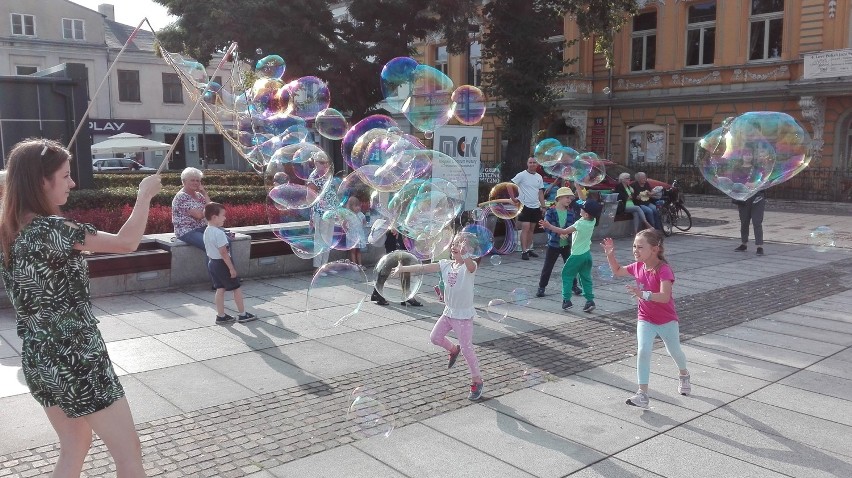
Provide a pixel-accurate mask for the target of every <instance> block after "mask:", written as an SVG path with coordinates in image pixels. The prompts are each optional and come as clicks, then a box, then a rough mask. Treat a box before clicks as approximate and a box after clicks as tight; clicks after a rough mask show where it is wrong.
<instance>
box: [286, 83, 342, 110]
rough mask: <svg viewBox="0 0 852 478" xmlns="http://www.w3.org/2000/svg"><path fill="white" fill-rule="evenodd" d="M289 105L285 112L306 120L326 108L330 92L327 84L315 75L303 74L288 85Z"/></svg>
mask: <svg viewBox="0 0 852 478" xmlns="http://www.w3.org/2000/svg"><path fill="white" fill-rule="evenodd" d="M289 89H290V106H289V108H288V109H287V113H289V114H291V115H295V116H298V117H300V118H304V119H306V120H310V119H314V118H316V116H317V114H318V113H319V112H320V111H322V110H324V109H326V108H328V105H329V103H331V92H330V91H329V90H328V85H327V84H326V83H325V82H324V81H322V80H321V79H319V78H317V77H316V76H303V77H302V78H299V79H298V80H296V81H295V82H293V83H292V84H291V86H290V88H289Z"/></svg>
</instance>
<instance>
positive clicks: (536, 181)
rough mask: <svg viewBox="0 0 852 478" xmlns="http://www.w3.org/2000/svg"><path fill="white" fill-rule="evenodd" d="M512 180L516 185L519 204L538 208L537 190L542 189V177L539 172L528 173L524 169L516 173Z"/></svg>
mask: <svg viewBox="0 0 852 478" xmlns="http://www.w3.org/2000/svg"><path fill="white" fill-rule="evenodd" d="M512 182H513V183H515V184H517V185H518V192H519V196H520V197H519V198H518V199H520V201H521V204H523V205H524V206H525V207H528V208H532V209H538V208H540V207H541V201H539V199H538V191H539V190H541V189H544V178H542V177H541V174H538V173H530V172H529V171H527V170H526V169H525V170H523V171H521V172H520V173H518V174H516V175H515V177H514V178H512Z"/></svg>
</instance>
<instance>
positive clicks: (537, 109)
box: [444, 0, 636, 178]
mask: <svg viewBox="0 0 852 478" xmlns="http://www.w3.org/2000/svg"><path fill="white" fill-rule="evenodd" d="M459 3H460V4H464V6H463V8H460V9H458V10H456V17H455V18H454V21H452V22H444V25H447V26H446V28H447V29H448V30H453V31H446V32H445V38H446V39H447V42H448V49H449V50H450V51H451V52H453V53H460V52H463V51H465V50H466V49H467V47H468V44H469V42H470V39H469V37H468V36H467V31H468V30H469V25H471V24H474V23H481V25H482V49H483V52H482V58H483V61H484V62H487V64H488V65H489V67H490V68H489V70H488V71H486V72H485V73H484V74H483V86H484V88H485V91H486V92H487V93H488V95H489V96H490V97H492V98H499V99H500V100H502V102H503V104H504V106H502V107H501V108H500V110H499V111H498V114H499V115H500V116H501V118H502V120H503V124H504V126H505V128H506V133H507V136H508V138H507V139H508V148H507V151H506V156H507V157H506V158H504V160H503V162H504V167H503V168H502V172H503V175H504V178H507V177H510V176H511V175H512V174H514V173H515V172H517V171H520V170H521V169H524V168H525V167H526V164H525V163H526V158H527V157H528V156H529V154H530V152H531V150H532V135H533V130H534V128H535V126H536V125H537V124H538V122H539V120H540V119H541V118H542V116H543V115H545V114H546V113H548V112H549V111H550V109H551V105H552V104H553V102H554V100H555V99H556V95H555V93H554V91H553V88H552V85H553V84H554V82H555V81H556V80H558V79H559V78H560V77H562V76H563V73H562V71H563V68H564V67H565V66H566V65H567V64H570V63H572V62H574V61H576V59H575V58H571V59H563V58H562V57H561V56H560V54H559V53H560V52H561V51H562V49H563V48H564V47H565V46H567V45H568V44H570V43H572V42H575V41H579V40H580V38H576V39H574V38H572V39H566V40H567V41H562V40H559V41H554V40H553V37H554V36H558V35H561V34H562V25H563V23H562V22H563V18H564V16H565V15H571V16H572V17H574V18H575V20H576V22H577V24H578V27H579V30H580V33H581V36H582V39H593V41H595V47H596V51H597V52H601V53H603V54H604V56H605V57H606V58H607V62H608V64H609V62H611V59H612V38H613V35H614V33H615V32H616V31H618V30H619V29H620V28H621V26H622V25H623V24H624V22H625V21H626V20H627V18H629V17H628V15H627V14H632V13H635V11H636V2H635V0H492V1H489V2H487V3H486V4H485V5H484V6H483V7H482V8H481V10H477V8H476V6H475V3H476V2H470V1H466V0H461V1H460V2H459ZM459 14H461V15H462V17H463V18H459Z"/></svg>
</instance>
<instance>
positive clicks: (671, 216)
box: [657, 179, 692, 237]
mask: <svg viewBox="0 0 852 478" xmlns="http://www.w3.org/2000/svg"><path fill="white" fill-rule="evenodd" d="M662 199H663V204H662V205H657V208H658V209H659V210H660V217H661V218H662V221H663V234H665V235H666V237H668V236H671V235H672V233H673V232H674V229H675V228H677V229H678V230H679V231H683V232H686V231H688V230H689V229H690V228H692V215H691V214H690V213H689V210H688V209H686V206H684V205H683V193H682V192H680V188H678V184H677V179H675V180H674V181H673V182H672V187H671V188H669V189H665V190H663V196H662Z"/></svg>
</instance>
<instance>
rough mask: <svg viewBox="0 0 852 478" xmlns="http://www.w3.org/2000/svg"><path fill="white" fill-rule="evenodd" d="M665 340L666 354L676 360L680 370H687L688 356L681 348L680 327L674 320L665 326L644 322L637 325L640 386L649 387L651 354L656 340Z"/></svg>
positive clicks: (637, 360) (637, 370)
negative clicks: (658, 337) (657, 338)
mask: <svg viewBox="0 0 852 478" xmlns="http://www.w3.org/2000/svg"><path fill="white" fill-rule="evenodd" d="M658 335H659V336H660V338H661V339H663V343H664V344H665V345H666V352H668V353H669V355H670V356H671V357H672V358H673V359H674V361H675V363H676V364H677V366H678V368H679V369H682V370H685V369H686V355H684V354H683V350H681V348H680V326H679V324H678V321H676V320H673V321H671V322H667V323H665V324H663V325H655V324H652V323H650V322H646V321H644V320H640V321H638V322H637V323H636V342H637V343H638V345H639V350H638V352H637V353H636V378H637V380H638V381H639V385H648V379H649V376H650V375H651V352H652V351H653V350H654V339H655V338H656V337H657V336H658Z"/></svg>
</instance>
